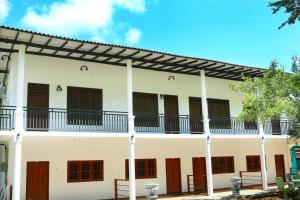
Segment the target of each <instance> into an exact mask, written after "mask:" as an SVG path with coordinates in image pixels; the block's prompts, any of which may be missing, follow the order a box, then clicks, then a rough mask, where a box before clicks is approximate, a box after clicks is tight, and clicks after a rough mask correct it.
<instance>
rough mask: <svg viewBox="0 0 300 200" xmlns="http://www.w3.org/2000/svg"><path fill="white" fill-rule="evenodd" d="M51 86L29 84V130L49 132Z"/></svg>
mask: <svg viewBox="0 0 300 200" xmlns="http://www.w3.org/2000/svg"><path fill="white" fill-rule="evenodd" d="M48 121H49V85H48V84H37V83H28V94H27V129H28V130H33V129H34V130H48Z"/></svg>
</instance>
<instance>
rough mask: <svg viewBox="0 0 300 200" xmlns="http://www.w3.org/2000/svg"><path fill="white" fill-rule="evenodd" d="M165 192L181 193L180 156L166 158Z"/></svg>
mask: <svg viewBox="0 0 300 200" xmlns="http://www.w3.org/2000/svg"><path fill="white" fill-rule="evenodd" d="M166 178H167V193H168V194H175V193H181V168H180V158H166Z"/></svg>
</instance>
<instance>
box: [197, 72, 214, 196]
mask: <svg viewBox="0 0 300 200" xmlns="http://www.w3.org/2000/svg"><path fill="white" fill-rule="evenodd" d="M200 76H201V97H202V98H201V103H202V115H203V116H202V117H203V128H204V135H205V161H206V177H207V193H208V196H213V194H214V187H213V180H212V167H211V147H210V146H211V137H210V130H209V118H208V105H207V97H206V80H205V71H204V70H201V71H200Z"/></svg>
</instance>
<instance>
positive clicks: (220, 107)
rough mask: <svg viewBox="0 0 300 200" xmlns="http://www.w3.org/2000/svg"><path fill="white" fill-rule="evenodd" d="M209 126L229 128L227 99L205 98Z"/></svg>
mask: <svg viewBox="0 0 300 200" xmlns="http://www.w3.org/2000/svg"><path fill="white" fill-rule="evenodd" d="M207 104H208V115H209V117H210V123H209V125H210V127H211V128H215V129H231V120H230V109H229V100H223V99H207Z"/></svg>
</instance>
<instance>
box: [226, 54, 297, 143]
mask: <svg viewBox="0 0 300 200" xmlns="http://www.w3.org/2000/svg"><path fill="white" fill-rule="evenodd" d="M292 61H293V62H292V69H293V72H292V73H286V72H285V71H284V68H283V66H281V65H280V64H279V63H278V62H277V61H273V62H272V63H271V65H270V67H269V69H268V70H267V71H266V72H265V73H264V75H263V76H262V77H258V78H254V79H253V78H248V77H245V78H244V81H241V82H232V83H231V88H232V89H233V90H234V91H236V92H241V93H243V95H244V100H243V109H242V112H241V114H240V116H239V119H241V120H257V119H260V120H261V123H265V122H266V121H269V120H270V119H276V118H277V119H278V118H279V117H280V116H282V115H283V114H284V115H286V116H287V117H288V118H289V119H291V120H292V121H293V122H294V126H293V127H292V128H291V129H290V131H289V133H288V134H289V139H290V140H292V141H298V140H299V139H300V70H299V68H300V65H299V59H298V58H297V57H293V59H292Z"/></svg>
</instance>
